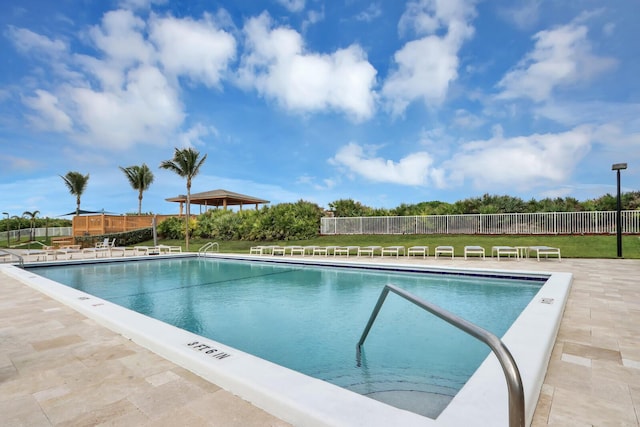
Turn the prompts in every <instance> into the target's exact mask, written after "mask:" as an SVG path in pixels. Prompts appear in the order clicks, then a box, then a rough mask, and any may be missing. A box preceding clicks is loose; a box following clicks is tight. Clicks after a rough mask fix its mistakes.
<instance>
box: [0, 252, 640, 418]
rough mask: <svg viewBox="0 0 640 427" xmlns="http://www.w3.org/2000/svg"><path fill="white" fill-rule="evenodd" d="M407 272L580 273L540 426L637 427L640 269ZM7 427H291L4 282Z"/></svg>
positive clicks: (589, 266)
mask: <svg viewBox="0 0 640 427" xmlns="http://www.w3.org/2000/svg"><path fill="white" fill-rule="evenodd" d="M359 261H363V260H362V259H360V260H359ZM367 262H397V261H396V260H395V259H380V258H377V259H376V258H374V259H373V260H371V259H368V261H367ZM402 262H405V260H402ZM406 262H410V263H419V264H425V263H427V264H430V265H443V266H459V267H470V268H499V269H505V270H509V269H516V270H537V271H569V272H572V273H573V274H574V282H573V287H572V290H571V294H570V296H569V300H568V302H567V306H566V309H565V313H564V317H563V320H562V323H561V326H560V331H559V334H558V338H557V340H556V343H555V346H554V349H553V354H552V357H551V361H550V364H549V368H548V371H547V375H546V377H545V380H544V385H543V388H542V392H541V395H540V399H539V401H538V405H537V407H536V412H535V415H534V419H533V422H532V426H535V427H539V426H547V425H548V426H610V425H615V426H640V422H639V419H640V261H638V260H573V259H563V260H562V261H561V262H558V261H557V260H555V259H553V260H548V261H542V262H536V261H535V260H521V261H515V260H502V261H494V260H490V259H487V260H482V259H473V260H468V261H464V260H462V259H455V260H444V259H438V260H437V261H434V259H433V258H429V259H427V260H422V258H420V257H419V258H418V259H412V260H410V261H406ZM0 425H2V426H52V425H54V426H88V425H112V426H118V425H122V426H131V425H136V426H138V425H140V426H145V425H149V426H151V425H153V426H174V425H207V426H286V425H288V424H287V423H285V422H284V421H282V420H279V419H277V418H275V417H273V416H272V415H270V414H268V413H266V412H264V411H263V410H261V409H259V408H256V407H255V406H253V405H251V404H250V403H247V402H245V401H244V400H242V399H240V398H238V397H236V396H233V395H232V394H231V393H229V392H227V391H225V390H222V389H221V388H220V387H218V386H216V385H215V384H212V383H209V382H207V381H205V380H203V379H201V378H199V377H198V376H196V375H194V374H192V373H190V372H189V371H187V370H185V369H183V368H181V367H179V366H176V365H174V364H173V363H170V362H168V361H166V360H165V359H163V358H161V357H159V356H157V355H155V354H154V353H152V352H150V351H148V350H146V349H144V348H142V347H140V346H138V345H136V344H134V343H132V342H130V341H129V340H127V339H126V338H124V337H122V336H120V335H118V334H115V333H113V332H111V331H109V330H108V329H106V328H104V327H102V326H100V325H98V324H96V323H95V322H93V321H92V320H90V319H87V318H86V317H84V316H83V315H81V314H79V313H77V312H75V311H74V310H72V309H70V308H68V307H66V306H64V305H63V304H61V303H58V302H56V301H54V300H52V299H50V298H49V297H47V296H45V295H43V294H41V293H39V292H37V291H35V290H33V289H31V288H29V287H28V286H26V285H24V284H22V283H20V282H18V281H17V280H15V279H13V278H11V277H9V276H7V275H5V274H4V273H2V272H0Z"/></svg>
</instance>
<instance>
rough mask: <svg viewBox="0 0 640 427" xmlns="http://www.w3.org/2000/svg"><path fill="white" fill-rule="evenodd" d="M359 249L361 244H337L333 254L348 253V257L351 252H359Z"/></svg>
mask: <svg viewBox="0 0 640 427" xmlns="http://www.w3.org/2000/svg"><path fill="white" fill-rule="evenodd" d="M358 249H360V246H336V247H335V248H334V249H333V256H336V255H346V256H347V257H348V256H349V254H350V253H351V252H355V253H356V254H357V253H358Z"/></svg>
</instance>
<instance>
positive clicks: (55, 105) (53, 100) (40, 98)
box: [24, 90, 73, 132]
mask: <svg viewBox="0 0 640 427" xmlns="http://www.w3.org/2000/svg"><path fill="white" fill-rule="evenodd" d="M24 103H25V105H27V106H28V107H30V108H31V109H33V110H35V111H36V112H38V113H39V115H37V116H34V115H30V116H29V119H30V121H31V123H33V124H34V125H35V126H36V127H37V128H38V129H40V130H54V131H56V132H70V131H71V130H72V128H73V122H72V120H71V117H69V115H68V114H67V113H65V112H64V109H63V108H62V106H61V105H60V103H59V101H58V98H57V97H56V96H54V95H52V94H51V93H49V92H47V91H45V90H36V96H33V97H27V98H25V99H24Z"/></svg>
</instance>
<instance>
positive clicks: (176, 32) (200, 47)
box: [11, 9, 236, 149]
mask: <svg viewBox="0 0 640 427" xmlns="http://www.w3.org/2000/svg"><path fill="white" fill-rule="evenodd" d="M11 35H12V40H14V44H16V46H17V47H18V49H19V50H21V51H22V50H24V51H36V50H43V49H49V50H50V51H51V50H53V51H54V52H60V53H61V55H60V61H62V62H65V64H64V65H63V66H62V68H67V67H68V68H71V67H73V68H74V70H78V71H74V75H73V78H68V76H63V77H66V78H64V81H63V83H62V84H54V85H53V86H55V88H54V89H51V90H46V91H45V90H42V89H38V90H35V91H34V93H33V95H29V96H25V97H23V102H24V104H25V105H26V106H28V107H29V108H30V109H31V110H32V111H33V112H34V113H35V114H33V115H29V118H30V120H31V121H32V123H33V124H34V125H36V126H37V127H38V128H39V129H42V130H48V131H54V132H62V133H67V134H69V135H70V136H71V137H73V138H74V139H76V140H78V141H80V142H82V143H85V144H98V145H100V146H101V147H105V148H111V149H125V148H129V147H131V146H132V145H135V144H138V143H146V144H164V143H165V142H166V141H167V140H168V139H170V138H172V137H179V139H180V138H182V139H181V140H184V141H185V142H184V143H185V144H191V143H198V142H199V141H200V137H202V136H205V135H206V134H207V133H206V132H212V131H211V129H214V128H213V127H204V128H203V129H204V130H203V129H199V128H197V127H194V128H192V129H189V130H187V131H186V132H185V133H184V134H182V135H177V134H179V129H180V127H181V126H182V124H183V122H184V118H185V112H184V105H183V104H182V102H181V100H180V89H181V88H180V78H181V77H186V78H188V79H189V80H190V81H191V82H192V83H193V84H203V85H205V86H207V87H212V86H217V85H219V84H220V81H221V79H222V78H223V76H224V75H225V73H226V70H227V68H228V67H229V62H230V61H231V60H232V59H233V58H234V56H235V48H236V44H235V39H234V38H233V37H232V36H231V35H230V34H229V33H227V32H225V31H223V30H220V29H219V28H218V27H217V26H216V24H215V23H214V19H213V18H211V16H209V15H205V16H204V17H203V19H201V20H193V19H190V18H185V19H177V18H174V17H171V16H167V17H158V16H155V15H152V17H151V18H150V20H149V22H147V21H145V20H143V19H141V18H140V17H139V16H136V15H135V14H134V13H133V11H132V10H127V9H119V10H114V11H110V12H107V13H105V14H104V16H103V18H102V20H101V22H100V23H99V24H98V25H95V26H93V27H91V28H89V29H88V30H87V32H86V35H87V37H86V40H88V41H89V42H90V43H91V44H92V47H93V48H95V53H93V54H73V53H71V52H68V51H67V46H66V44H64V43H62V42H59V41H56V40H51V39H49V38H47V37H44V36H40V35H38V34H35V33H32V32H31V31H29V30H22V29H15V28H14V29H12V30H11ZM65 52H66V54H65V55H62V53H65ZM54 83H57V82H54ZM194 132H195V133H194Z"/></svg>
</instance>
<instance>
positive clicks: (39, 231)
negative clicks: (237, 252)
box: [0, 227, 72, 242]
mask: <svg viewBox="0 0 640 427" xmlns="http://www.w3.org/2000/svg"><path fill="white" fill-rule="evenodd" d="M33 231H34V233H35V237H46V236H49V237H61V236H71V233H72V230H71V227H49V228H46V227H41V228H34V229H33ZM30 233H31V229H30V228H22V229H20V230H9V238H10V239H11V240H17V239H18V236H21V237H27V236H30V235H31V234H30ZM6 240H7V232H6V231H0V242H3V241H6Z"/></svg>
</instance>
